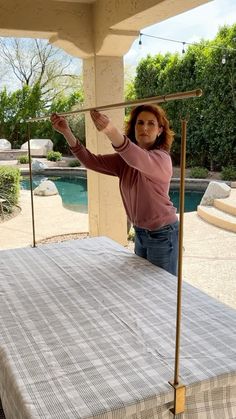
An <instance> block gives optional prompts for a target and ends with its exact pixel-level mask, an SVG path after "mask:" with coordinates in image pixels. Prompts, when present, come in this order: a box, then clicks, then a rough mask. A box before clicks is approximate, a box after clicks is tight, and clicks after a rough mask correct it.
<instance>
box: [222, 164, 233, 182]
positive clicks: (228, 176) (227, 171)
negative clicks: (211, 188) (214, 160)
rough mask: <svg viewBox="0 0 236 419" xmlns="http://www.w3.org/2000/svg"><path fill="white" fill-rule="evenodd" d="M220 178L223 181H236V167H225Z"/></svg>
mask: <svg viewBox="0 0 236 419" xmlns="http://www.w3.org/2000/svg"><path fill="white" fill-rule="evenodd" d="M220 176H221V179H222V180H236V166H228V167H223V168H222V172H221V175H220Z"/></svg>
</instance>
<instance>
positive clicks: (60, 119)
mask: <svg viewBox="0 0 236 419" xmlns="http://www.w3.org/2000/svg"><path fill="white" fill-rule="evenodd" d="M50 120H51V123H52V126H53V128H54V129H55V130H56V131H58V132H60V133H61V134H65V133H66V132H68V131H70V127H69V124H68V122H67V120H66V118H64V116H61V115H58V114H57V113H53V114H52V115H51V118H50Z"/></svg>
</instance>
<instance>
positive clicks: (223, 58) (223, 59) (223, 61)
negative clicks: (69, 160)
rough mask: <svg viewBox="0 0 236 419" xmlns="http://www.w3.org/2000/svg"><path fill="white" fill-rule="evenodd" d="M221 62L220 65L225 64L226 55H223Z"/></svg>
mask: <svg viewBox="0 0 236 419" xmlns="http://www.w3.org/2000/svg"><path fill="white" fill-rule="evenodd" d="M221 62H222V64H225V63H226V55H225V54H224V55H223V57H222V60H221Z"/></svg>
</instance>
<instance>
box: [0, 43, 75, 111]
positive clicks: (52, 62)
mask: <svg viewBox="0 0 236 419" xmlns="http://www.w3.org/2000/svg"><path fill="white" fill-rule="evenodd" d="M0 58H1V67H2V66H5V71H6V70H7V74H8V77H11V78H12V81H15V83H18V84H17V86H18V87H21V88H23V87H24V86H29V87H31V88H32V87H33V86H35V85H38V86H39V88H40V91H41V100H42V101H43V102H44V108H47V107H49V106H50V103H51V102H52V101H53V100H54V99H55V98H56V97H57V96H60V95H61V94H62V93H69V94H70V93H71V92H72V90H74V89H75V87H77V89H76V90H78V85H79V86H81V76H80V75H78V71H77V73H76V72H75V69H74V68H72V58H71V57H69V56H68V55H66V54H64V53H63V52H62V51H61V50H59V49H58V48H55V47H53V46H52V45H50V44H49V43H48V42H47V41H45V40H38V39H27V40H26V39H17V38H0ZM1 67H0V68H1ZM0 74H1V71H0Z"/></svg>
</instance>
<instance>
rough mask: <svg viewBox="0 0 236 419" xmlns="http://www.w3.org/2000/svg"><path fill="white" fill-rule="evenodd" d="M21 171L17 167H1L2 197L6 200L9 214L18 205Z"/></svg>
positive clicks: (0, 191)
mask: <svg viewBox="0 0 236 419" xmlns="http://www.w3.org/2000/svg"><path fill="white" fill-rule="evenodd" d="M20 176H21V175H20V170H19V169H18V168H15V167H9V166H4V167H0V197H1V198H2V199H5V200H6V203H5V204H4V206H5V207H6V209H7V211H8V212H11V211H12V207H13V206H14V205H16V204H17V203H18V199H19V193H20Z"/></svg>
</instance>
